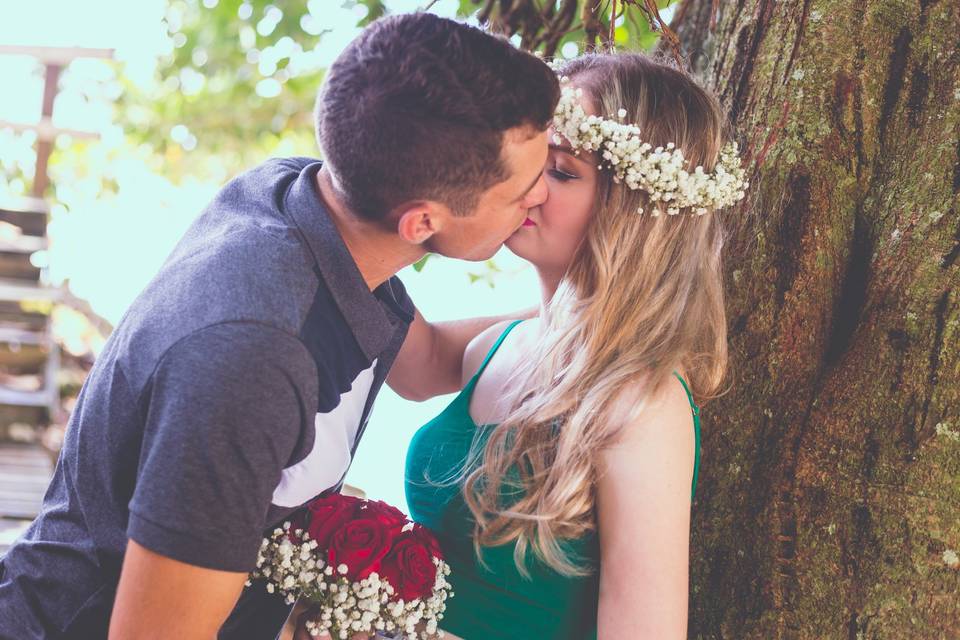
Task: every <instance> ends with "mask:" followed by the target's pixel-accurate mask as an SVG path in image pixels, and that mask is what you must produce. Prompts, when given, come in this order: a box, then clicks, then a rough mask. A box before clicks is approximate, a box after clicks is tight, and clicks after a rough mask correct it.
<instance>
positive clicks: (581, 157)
mask: <svg viewBox="0 0 960 640" xmlns="http://www.w3.org/2000/svg"><path fill="white" fill-rule="evenodd" d="M549 146H550V150H551V151H556V152H558V153H565V154H567V155H568V156H570V157H571V158H573V159H574V160H576V161H577V162H585V163H587V164H592V163H591V161H590V160H589V159H588V158H587V157H586V156H589V155H590V153H592V152H587V153H577V152H576V151H574V150H573V147H570V146H568V145H565V144H563V145H561V144H553V143H551V144H550V145H549Z"/></svg>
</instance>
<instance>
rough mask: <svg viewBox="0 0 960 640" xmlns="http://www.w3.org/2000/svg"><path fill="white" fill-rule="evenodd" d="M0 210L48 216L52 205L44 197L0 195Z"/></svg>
mask: <svg viewBox="0 0 960 640" xmlns="http://www.w3.org/2000/svg"><path fill="white" fill-rule="evenodd" d="M0 212H17V213H28V214H31V215H35V216H46V215H47V214H48V213H50V205H49V204H47V201H46V200H43V199H42V198H33V197H30V196H6V197H0Z"/></svg>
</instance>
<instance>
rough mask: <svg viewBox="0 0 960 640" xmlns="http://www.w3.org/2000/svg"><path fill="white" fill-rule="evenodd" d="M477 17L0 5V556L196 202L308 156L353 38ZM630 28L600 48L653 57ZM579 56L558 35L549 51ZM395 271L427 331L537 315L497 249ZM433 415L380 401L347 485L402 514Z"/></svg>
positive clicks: (451, 1)
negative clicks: (415, 441)
mask: <svg viewBox="0 0 960 640" xmlns="http://www.w3.org/2000/svg"><path fill="white" fill-rule="evenodd" d="M478 4H480V3H475V2H470V1H468V0H439V1H435V2H424V1H422V0H383V1H381V0H367V1H352V0H351V1H346V2H345V1H343V0H309V1H307V2H303V1H299V2H285V1H281V0H274V2H267V1H264V0H134V1H131V0H86V1H85V2H82V3H80V2H70V1H67V0H32V1H31V2H21V1H17V2H13V1H11V0H2V1H0V7H2V14H0V15H4V16H5V19H4V20H3V21H2V22H0V78H2V87H3V89H2V98H0V550H2V548H3V546H4V545H5V544H8V543H9V542H10V541H12V539H13V538H14V537H15V536H16V535H17V534H18V533H19V531H20V530H22V528H23V527H24V526H25V524H26V523H27V522H29V520H30V519H31V518H32V517H33V516H34V515H35V514H36V511H37V508H38V507H39V504H40V500H41V498H42V495H43V492H44V490H45V488H46V485H47V483H48V482H49V478H50V474H51V473H52V468H53V466H52V465H53V464H54V462H55V460H56V456H57V453H58V451H59V446H60V443H61V442H62V439H63V434H64V430H65V427H66V424H67V422H68V420H69V416H70V411H71V409H72V407H73V404H74V402H75V398H76V396H77V394H78V392H79V390H80V387H81V386H82V384H83V381H84V378H85V376H86V373H87V371H89V369H90V367H91V366H92V364H93V362H94V361H95V359H96V357H97V354H98V353H99V351H100V350H101V349H102V347H103V344H104V342H105V341H106V339H107V338H108V337H109V335H110V331H111V329H112V327H113V326H115V325H116V324H117V323H118V322H119V321H120V319H121V317H122V316H123V313H124V311H125V310H126V308H127V306H128V305H129V304H130V303H131V302H132V301H133V299H134V298H135V297H136V296H137V294H138V293H139V292H140V290H141V289H142V288H143V287H144V285H145V284H146V283H147V282H148V281H149V280H150V279H151V278H152V277H153V275H154V273H155V272H156V271H157V270H158V268H159V267H160V265H161V264H162V262H163V260H164V259H165V258H166V256H167V254H168V253H169V252H170V250H171V249H172V248H173V245H174V244H175V243H176V242H177V240H178V239H179V238H180V236H181V235H182V234H183V232H184V231H185V229H186V228H187V227H188V226H189V225H190V224H191V222H192V221H193V219H194V217H195V216H197V214H198V213H199V212H200V211H201V210H202V209H203V207H204V206H205V204H206V203H207V202H208V201H209V200H210V198H211V197H212V196H213V194H214V193H215V192H216V191H217V190H218V189H219V188H220V187H221V186H222V185H223V184H224V183H225V182H226V181H227V180H229V179H230V178H231V177H233V176H235V175H236V174H238V173H239V172H241V171H243V170H245V169H247V168H250V167H253V166H254V165H256V164H259V163H260V162H262V161H264V160H265V159H267V158H268V157H272V156H290V155H307V156H316V155H318V151H317V149H316V144H315V141H314V135H313V123H312V107H313V101H314V97H315V95H316V92H317V89H318V87H319V86H320V84H321V82H322V80H323V74H324V69H325V68H326V67H327V66H328V65H329V64H330V63H331V62H332V61H333V60H334V58H336V56H337V55H338V54H339V53H340V51H341V50H342V49H343V48H344V46H345V45H346V44H347V43H348V42H349V41H350V40H351V39H352V38H353V37H354V36H356V35H357V33H359V31H360V30H361V29H362V28H363V26H364V25H366V24H367V23H369V22H370V21H371V20H374V19H376V18H377V17H379V16H381V15H384V14H386V13H396V12H408V11H415V10H418V9H425V10H429V11H431V12H433V13H436V14H439V15H443V16H446V17H459V18H460V19H463V20H467V21H474V22H476V19H477V17H476V12H477V10H478V6H477V5H478ZM558 4H559V3H558ZM660 4H661V5H662V6H663V7H664V11H662V12H661V13H662V15H663V16H664V19H665V20H667V21H669V16H670V14H671V13H672V7H670V6H668V5H669V4H670V3H669V2H661V3H660ZM628 18H630V16H626V17H621V18H620V19H619V20H616V19H615V24H614V27H615V31H614V30H611V31H610V33H611V35H612V36H613V37H614V38H615V39H616V40H617V42H618V43H620V44H625V43H627V42H629V43H630V46H632V47H634V48H649V47H651V46H652V45H653V44H654V43H655V41H656V38H657V34H656V33H654V32H651V31H650V29H649V27H648V25H647V23H646V21H642V20H640V21H638V20H634V19H628ZM515 40H516V44H518V45H519V44H520V36H515ZM582 41H583V33H582V29H581V30H580V31H577V30H576V29H574V30H571V32H570V33H568V34H567V35H565V36H564V38H562V39H561V40H560V41H559V43H558V44H557V46H556V49H557V53H558V55H560V56H565V57H572V56H575V55H576V54H577V53H578V51H579V45H578V43H579V42H582ZM400 276H401V278H402V279H403V281H404V283H405V284H406V286H407V289H408V290H409V292H410V294H411V295H412V297H413V299H414V300H415V302H416V304H417V305H418V307H419V309H420V310H421V311H422V313H423V314H424V316H425V317H427V318H428V319H430V320H442V319H448V318H461V317H469V316H474V315H491V314H499V313H506V312H509V311H511V310H517V309H520V308H523V307H527V306H530V305H533V304H536V303H537V301H538V289H537V286H536V279H535V276H534V274H533V273H532V271H531V270H529V269H528V268H526V267H525V266H524V264H523V263H522V262H520V261H519V260H517V259H516V258H514V257H513V256H512V255H510V254H509V253H508V252H506V251H502V252H501V253H500V254H498V255H497V256H496V257H495V258H494V259H493V260H491V261H489V262H487V263H483V264H471V263H464V262H457V261H451V260H445V259H440V258H435V257H433V258H431V259H430V260H428V261H426V262H425V263H421V264H418V265H416V266H415V267H410V268H408V269H405V270H404V271H403V272H402V273H401V274H400ZM449 400H450V398H449V397H441V398H435V399H433V400H431V401H428V402H424V403H420V404H415V403H411V402H407V401H404V400H402V399H400V398H399V397H398V396H396V395H395V394H393V393H392V392H391V391H390V390H389V389H388V388H385V389H384V391H383V392H382V393H381V395H380V397H379V399H378V402H377V406H376V409H375V411H374V414H373V417H372V419H371V422H370V426H369V428H368V431H367V433H366V435H365V437H364V441H363V443H362V444H361V446H360V449H359V452H358V457H357V458H356V460H355V462H354V464H353V466H352V468H351V471H350V473H349V476H348V483H350V484H351V485H353V486H355V487H358V488H359V489H361V490H362V491H364V492H365V493H366V494H367V495H368V496H370V497H374V498H379V499H383V500H386V501H388V502H390V503H392V504H395V505H397V506H399V507H401V508H403V509H404V510H405V509H406V505H405V501H404V496H403V464H404V451H405V450H406V446H407V443H408V441H409V439H410V437H411V435H412V434H413V432H414V431H415V430H416V429H417V428H418V427H419V426H420V425H422V424H423V423H425V422H426V421H427V420H428V419H429V418H431V417H432V416H433V415H435V414H436V413H438V412H439V411H440V410H441V409H442V407H443V406H444V405H445V404H446V403H447V402H449Z"/></svg>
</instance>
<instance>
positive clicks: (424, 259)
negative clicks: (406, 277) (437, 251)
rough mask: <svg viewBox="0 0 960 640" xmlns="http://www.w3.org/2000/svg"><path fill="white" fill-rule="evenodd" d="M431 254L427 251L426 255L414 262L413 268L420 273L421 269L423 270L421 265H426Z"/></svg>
mask: <svg viewBox="0 0 960 640" xmlns="http://www.w3.org/2000/svg"><path fill="white" fill-rule="evenodd" d="M432 255H433V254H432V253H428V254H427V255H425V256H423V257H422V258H420V259H419V260H417V261H416V262H414V263H413V270H414V271H416V272H417V273H420V272H421V271H423V267H424V266H426V264H427V260H429V259H430V256H432Z"/></svg>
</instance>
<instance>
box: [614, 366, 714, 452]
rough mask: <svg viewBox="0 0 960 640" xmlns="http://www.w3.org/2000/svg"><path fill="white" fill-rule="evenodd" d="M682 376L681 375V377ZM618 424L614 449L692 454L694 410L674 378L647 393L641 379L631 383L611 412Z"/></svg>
mask: <svg viewBox="0 0 960 640" xmlns="http://www.w3.org/2000/svg"><path fill="white" fill-rule="evenodd" d="M681 375H682V374H681ZM611 418H612V419H613V420H615V421H617V423H618V426H619V429H618V432H619V433H618V437H617V440H616V442H615V444H614V446H615V447H616V448H618V449H619V448H626V449H639V448H645V447H648V446H650V445H651V444H654V443H656V444H657V445H658V446H660V447H666V448H668V449H678V448H679V450H680V451H686V450H687V449H688V448H689V449H690V451H692V447H693V443H694V440H695V430H694V422H693V408H692V407H691V404H690V397H689V396H688V395H687V391H686V388H685V387H684V384H683V383H682V382H681V381H680V380H679V379H678V377H677V375H674V374H672V373H671V374H670V376H669V377H668V378H667V379H665V380H663V381H662V382H661V383H660V384H659V385H657V387H656V388H654V389H652V390H650V389H649V385H648V383H646V382H645V381H643V380H638V381H635V382H631V383H630V384H628V385H627V386H626V387H624V388H623V390H622V391H621V392H620V393H619V394H618V395H617V397H616V399H615V400H614V404H613V407H612V411H611Z"/></svg>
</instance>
